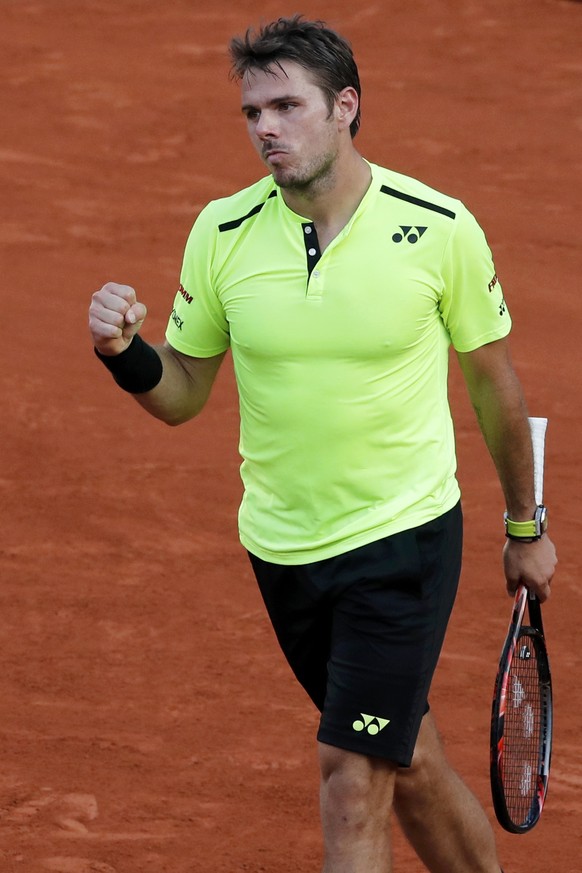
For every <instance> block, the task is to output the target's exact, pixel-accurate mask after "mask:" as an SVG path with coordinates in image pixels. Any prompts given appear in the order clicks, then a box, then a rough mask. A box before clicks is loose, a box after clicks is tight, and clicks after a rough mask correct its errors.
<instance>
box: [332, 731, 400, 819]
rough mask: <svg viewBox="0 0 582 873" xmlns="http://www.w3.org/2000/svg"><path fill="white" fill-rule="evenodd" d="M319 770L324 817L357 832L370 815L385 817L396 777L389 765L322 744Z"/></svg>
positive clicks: (394, 769) (393, 768)
mask: <svg viewBox="0 0 582 873" xmlns="http://www.w3.org/2000/svg"><path fill="white" fill-rule="evenodd" d="M320 769H321V801H322V810H323V812H324V815H328V816H332V817H334V818H339V819H341V820H342V822H343V823H344V825H349V826H351V827H352V828H358V827H363V826H364V825H365V824H366V823H367V822H369V820H370V816H371V815H375V814H377V813H379V812H380V813H381V814H383V815H384V814H388V813H389V810H390V806H391V804H392V794H393V787H394V779H395V773H396V767H395V765H393V764H392V763H391V762H389V761H383V760H381V759H377V758H368V757H367V756H365V755H359V754H356V753H354V752H348V751H346V750H343V749H337V748H335V747H333V746H327V745H323V744H322V745H321V748H320Z"/></svg>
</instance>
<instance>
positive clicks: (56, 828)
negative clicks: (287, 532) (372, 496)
mask: <svg viewBox="0 0 582 873" xmlns="http://www.w3.org/2000/svg"><path fill="white" fill-rule="evenodd" d="M295 11H298V10H297V8H296V6H295V5H294V6H292V7H288V6H287V7H285V6H283V7H282V6H281V5H280V4H279V3H274V2H272V0H265V2H264V3H257V2H256V0H239V2H237V3H236V4H235V3H234V2H226V0H215V2H213V3H212V4H211V6H210V7H208V6H206V5H203V4H202V3H201V2H199V0H167V2H164V3H161V2H157V3H156V2H150V0H115V2H113V0H76V2H72V0H52V2H49V0H36V2H35V0H2V2H1V3H0V57H1V61H0V65H1V71H2V76H1V79H0V95H1V96H0V105H1V106H2V133H1V138H0V174H1V176H0V180H1V181H0V185H1V189H0V252H1V263H2V291H1V295H2V312H3V324H4V328H3V339H2V346H3V356H2V359H3V365H2V390H3V415H2V425H1V447H2V448H1V468H0V486H1V489H2V492H1V493H2V497H1V501H0V521H1V530H2V536H1V540H0V556H1V557H0V560H1V564H0V573H1V587H0V600H1V606H0V640H1V652H2V670H1V671H0V707H1V716H0V743H1V750H2V751H1V761H2V766H1V767H0V873H46V871H53V873H150V871H151V873H234V871H244V870H246V871H252V873H258V871H264V873H317V871H318V870H319V869H320V861H321V848H320V838H319V821H318V802H317V783H318V773H317V761H316V754H315V743H314V734H315V730H316V725H317V718H316V713H315V711H314V710H313V708H312V707H311V704H310V703H309V701H308V700H307V698H306V696H305V695H304V693H303V692H302V691H301V690H300V689H299V688H298V687H296V685H295V683H294V680H293V679H292V678H291V676H290V675H289V672H288V669H287V667H286V665H285V664H284V663H283V659H282V656H281V655H280V654H279V651H278V648H277V646H276V643H275V640H274V637H273V635H272V632H271V630H270V627H269V625H268V623H267V620H266V618H265V615H264V613H263V607H262V604H261V603H260V601H259V596H258V594H257V591H256V590H255V584H254V581H253V579H252V578H251V572H250V569H249V567H248V566H247V559H246V556H245V554H244V552H243V550H242V548H241V547H240V546H239V544H238V539H237V530H236V511H237V506H238V502H239V498H240V480H239V476H238V463H239V459H238V454H237V429H238V405H237V398H236V393H235V389H234V383H233V378H232V372H231V367H230V362H229V361H227V364H226V365H225V366H224V367H223V370H222V371H221V374H220V376H219V381H218V384H217V386H216V389H215V391H214V394H213V397H212V399H211V402H210V405H209V407H208V408H207V410H206V411H205V413H204V415H203V416H202V417H201V418H200V419H198V420H197V421H195V422H191V423H190V424H188V425H185V426H184V427H182V428H179V429H170V428H166V427H165V426H164V425H162V424H160V423H158V422H156V421H154V420H153V419H150V418H148V417H147V416H146V415H145V414H144V413H143V412H142V411H141V410H140V409H139V408H138V406H137V405H136V404H134V402H133V401H132V400H131V398H129V397H127V396H125V395H123V394H122V392H120V391H119V390H118V389H116V388H115V386H114V384H113V383H112V381H111V379H110V377H109V376H108V374H107V373H106V372H105V370H104V369H103V368H102V367H101V366H100V365H99V364H98V362H97V361H96V360H95V358H94V355H93V352H92V349H91V344H90V340H89V335H88V331H87V307H88V303H89V299H90V295H91V293H92V292H93V291H94V290H95V289H97V288H98V287H100V286H101V285H102V284H103V283H104V282H106V281H108V280H111V281H118V282H123V283H127V284H131V285H133V286H134V287H136V288H137V289H138V291H139V294H140V297H141V299H142V300H144V302H146V303H147V305H148V307H149V310H150V315H149V317H148V321H147V323H146V326H145V328H144V335H145V338H146V339H149V340H150V341H152V342H156V341H159V340H160V339H161V337H162V335H163V331H164V328H165V324H166V320H167V317H168V313H169V311H170V309H171V301H172V299H173V296H174V293H175V291H176V288H177V284H178V276H179V268H180V262H181V258H182V250H183V245H184V242H185V239H186V236H187V234H188V232H189V229H190V226H191V224H192V222H193V220H194V218H195V216H196V214H197V212H198V211H199V209H200V208H201V207H202V206H203V205H204V204H205V203H206V202H207V201H208V200H209V199H211V198H213V197H217V196H222V195H226V194H229V193H231V192H233V191H235V190H236V189H238V188H240V187H242V186H244V185H246V184H249V183H250V182H252V181H254V180H255V179H256V178H258V177H259V176H260V175H262V174H263V168H262V167H261V166H260V164H259V162H258V160H257V159H256V157H255V156H254V153H253V152H252V149H251V146H250V145H249V144H248V142H247V140H246V133H245V130H244V124H243V121H242V118H241V117H240V111H239V103H238V92H237V89H236V86H234V85H233V84H231V83H230V82H229V80H228V75H227V71H228V61H227V57H226V45H227V42H228V40H229V38H230V36H231V35H232V34H233V33H239V32H241V31H243V30H244V29H245V28H246V26H247V25H248V24H249V23H256V22H257V21H258V20H259V19H260V18H263V19H266V20H267V19H270V18H272V17H277V16H278V15H280V14H290V13H292V12H295ZM301 11H303V12H305V14H306V15H308V16H309V17H321V18H324V19H326V20H327V21H328V22H329V23H330V24H331V25H332V26H335V27H337V28H338V29H339V30H341V31H342V32H343V33H344V34H345V35H346V36H348V37H349V38H350V40H351V41H352V43H353V46H354V49H355V52H356V56H357V58H358V60H359V65H360V72H361V76H362V82H363V91H364V98H363V126H362V130H361V133H360V134H359V137H358V146H359V149H360V151H361V152H362V153H363V154H364V155H365V156H366V157H368V158H369V159H371V160H373V161H375V162H377V163H380V164H385V165H387V166H390V167H392V168H394V169H396V170H399V171H400V172H403V173H407V174H409V175H413V176H417V177H418V178H420V179H422V180H423V181H425V182H427V183H428V184H430V185H432V186H433V187H436V188H440V189H441V190H444V191H446V192H447V193H449V194H452V195H454V196H457V197H459V198H461V199H462V200H464V201H465V202H466V204H467V205H468V206H469V208H470V209H471V210H472V211H473V212H474V213H475V214H476V215H477V216H478V218H479V220H480V222H481V224H482V226H483V227H484V229H485V231H486V233H487V235H488V238H489V241H490V244H491V246H492V248H493V251H494V254H495V258H496V265H497V270H498V273H499V276H500V278H501V281H502V284H503V287H504V291H505V296H506V299H507V301H508V303H509V306H510V309H511V312H512V315H513V318H514V323H515V328H514V332H513V355H514V361H515V365H516V368H517V370H518V372H519V374H520V376H521V378H522V380H523V383H524V385H525V387H526V391H527V396H528V401H529V407H530V412H531V414H533V415H543V416H548V417H549V419H550V426H549V430H548V444H547V457H546V470H547V474H546V494H545V497H546V502H547V504H548V506H549V507H550V512H551V526H552V534H553V538H554V541H555V542H556V544H557V546H558V549H559V556H560V566H559V573H558V575H557V577H556V580H555V583H554V596H553V598H552V600H551V602H550V603H549V604H548V605H547V607H546V608H545V612H544V615H545V622H546V632H547V636H548V638H549V645H550V654H551V659H552V667H553V674H554V684H555V705H556V722H555V742H554V757H553V768H552V775H551V780H550V791H549V797H548V803H547V807H546V809H545V811H544V814H543V817H542V820H541V822H540V824H539V825H538V826H537V827H536V828H535V829H534V831H532V833H531V834H529V835H526V836H510V835H509V834H506V833H504V832H503V831H502V830H501V829H500V828H499V827H498V826H497V825H496V834H497V836H498V839H499V844H500V848H501V853H502V858H503V862H504V867H505V870H506V873H519V871H525V870H527V871H530V873H538V871H539V873H542V871H543V873H579V871H580V870H581V869H582V861H581V856H582V838H581V835H582V825H581V824H580V822H581V812H582V800H581V796H582V795H581V791H582V745H581V742H580V727H581V723H582V690H581V683H580V671H581V669H582V653H581V650H580V648H579V640H580V621H581V619H582V589H581V586H580V574H579V546H580V540H581V537H582V522H581V521H580V515H581V514H580V506H579V496H580V490H581V480H580V469H581V464H580V444H581V440H580V430H581V426H582V405H581V400H582V376H581V368H580V336H579V334H580V312H581V298H580V294H581V290H582V289H581V285H580V276H581V275H582V246H581V245H580V221H579V210H580V202H581V197H582V182H581V179H582V4H581V3H578V2H567V0H510V2H508V0H479V2H476V0H464V2H463V0H432V2H428V0H416V2H415V3H401V2H394V0H391V2H384V3H382V2H377V3H374V2H371V3H369V4H367V3H364V4H353V5H352V4H349V3H347V2H345V0H338V2H337V3H332V2H329V0H322V2H321V3H314V2H312V0H307V2H306V3H304V4H303V7H302V8H301ZM451 392H452V402H453V407H454V413H455V419H456V427H457V434H458V446H459V468H460V469H459V475H460V480H461V485H462V489H463V493H464V506H465V515H466V522H467V534H466V556H465V565H464V573H463V579H462V587H461V593H460V596H459V599H458V602H457V606H456V610H455V613H454V617H453V621H452V625H451V628H450V633H449V636H448V639H447V643H446V646H445V650H444V652H443V655H442V659H441V663H440V667H439V671H438V674H437V677H436V680H435V685H434V691H433V694H432V706H433V710H434V711H435V713H436V715H437V719H438V721H439V723H440V727H441V730H442V732H443V735H444V739H445V742H446V747H447V749H448V752H449V755H450V758H451V759H452V761H453V762H454V763H455V765H456V766H457V767H458V769H459V770H460V771H461V773H462V774H463V776H464V777H465V778H466V780H467V781H468V783H469V784H470V786H471V787H472V789H473V790H474V791H475V793H476V794H477V795H478V796H479V798H480V799H481V800H482V801H483V803H484V804H485V805H486V808H487V811H488V813H489V815H490V816H491V818H492V819H493V810H492V804H491V800H490V793H489V781H488V780H489V775H488V766H489V764H488V735H489V717H490V700H491V692H492V685H493V679H494V675H495V669H496V663H497V660H498V657H499V652H500V649H501V644H502V641H503V637H504V635H505V631H506V628H507V624H508V621H509V613H510V601H509V599H508V598H507V596H506V594H505V591H504V583H503V581H502V576H501V564H500V550H501V546H502V542H503V537H502V527H501V514H502V511H503V508H504V506H503V500H502V496H501V492H500V490H499V486H498V485H497V480H496V477H495V475H494V472H493V467H492V464H491V462H490V461H489V458H488V456H487V454H486V451H485V448H484V446H483V443H482V440H481V437H480V435H479V433H478V431H477V426H476V423H475V421H474V416H473V413H472V410H471V409H470V408H469V405H468V401H467V399H466V396H465V389H464V387H463V386H462V384H461V382H460V379H459V375H458V371H457V368H456V366H454V367H453V372H452V375H451ZM394 841H395V848H394V855H395V870H396V871H407V873H421V871H422V870H423V869H424V868H423V867H422V866H421V864H420V862H419V861H418V860H416V858H415V857H414V856H413V855H412V853H411V851H410V850H409V848H408V847H407V846H406V844H405V843H404V841H403V839H402V837H401V836H400V834H399V832H398V831H396V832H395V836H394Z"/></svg>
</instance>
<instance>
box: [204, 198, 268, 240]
mask: <svg viewBox="0 0 582 873" xmlns="http://www.w3.org/2000/svg"><path fill="white" fill-rule="evenodd" d="M276 196H277V191H276V190H273V191H271V193H270V194H269V196H268V197H267V200H270V199H271V197H276ZM266 202H267V201H265V203H266ZM265 203H259V204H258V206H254V207H253V209H251V211H250V212H247V214H246V215H243V217H242V218H235V219H233V221H225V222H224V223H223V224H219V225H218V230H219V231H220V232H221V233H222V232H223V231H224V230H235V228H237V227H240V226H241V224H242V223H243V221H246V220H247V218H252V217H253V215H258V213H259V212H260V211H261V209H262V208H263V206H264V205H265Z"/></svg>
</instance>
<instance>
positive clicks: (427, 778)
mask: <svg viewBox="0 0 582 873" xmlns="http://www.w3.org/2000/svg"><path fill="white" fill-rule="evenodd" d="M447 769H448V764H447V762H446V759H445V754H444V750H443V747H442V745H441V742H440V739H439V737H438V735H437V733H436V730H435V729H434V725H433V724H432V722H429V723H428V724H427V725H423V729H422V730H421V733H420V735H419V738H418V741H417V743H416V747H415V749H414V755H413V757H412V762H411V765H410V767H407V768H401V769H400V770H399V771H398V776H397V779H396V786H395V791H394V804H395V807H396V809H397V811H398V809H399V808H400V807H402V806H405V805H407V804H408V801H411V802H412V803H414V802H415V800H416V799H417V798H418V797H419V796H421V795H423V794H424V793H426V792H431V791H432V790H434V787H435V780H438V779H440V778H441V777H442V775H443V773H444V772H445V771H446V770H447Z"/></svg>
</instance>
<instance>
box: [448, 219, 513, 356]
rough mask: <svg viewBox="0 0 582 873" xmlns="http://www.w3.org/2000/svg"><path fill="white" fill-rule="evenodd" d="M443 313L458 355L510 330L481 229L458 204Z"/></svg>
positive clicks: (501, 291)
mask: <svg viewBox="0 0 582 873" xmlns="http://www.w3.org/2000/svg"><path fill="white" fill-rule="evenodd" d="M442 279H443V289H442V295H441V300H440V312H441V317H442V319H443V322H444V324H445V327H446V328H447V331H448V333H449V335H450V337H451V342H452V344H453V346H454V348H455V349H456V350H457V351H458V352H470V351H473V350H474V349H477V348H479V347H480V346H482V345H485V344H486V343H490V342H493V341H494V340H497V339H501V338H502V337H504V336H506V335H507V334H508V333H509V331H510V330H511V318H510V315H509V312H508V310H507V305H506V302H505V298H504V296H503V290H502V288H501V284H500V282H499V279H498V278H497V274H496V272H495V267H494V264H493V256H492V254H491V250H490V248H489V246H488V244H487V240H486V239H485V234H484V233H483V231H482V229H481V227H480V226H479V224H478V223H477V221H476V220H475V218H474V217H473V215H471V213H470V212H469V211H468V210H467V209H466V208H465V207H464V206H463V205H462V204H459V209H458V212H457V214H456V218H455V224H454V228H453V231H452V233H451V236H450V237H449V240H448V243H447V246H446V249H445V254H444V258H443V265H442Z"/></svg>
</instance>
